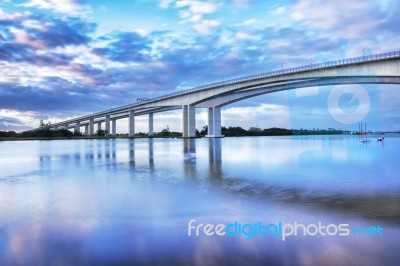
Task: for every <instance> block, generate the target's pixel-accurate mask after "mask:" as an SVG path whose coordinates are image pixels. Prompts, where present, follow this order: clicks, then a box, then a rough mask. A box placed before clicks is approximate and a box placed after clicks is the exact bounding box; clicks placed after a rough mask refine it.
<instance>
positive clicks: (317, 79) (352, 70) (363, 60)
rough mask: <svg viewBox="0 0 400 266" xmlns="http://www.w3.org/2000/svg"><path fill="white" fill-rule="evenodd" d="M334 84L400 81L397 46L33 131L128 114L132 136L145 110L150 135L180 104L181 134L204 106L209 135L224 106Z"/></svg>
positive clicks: (217, 130)
mask: <svg viewBox="0 0 400 266" xmlns="http://www.w3.org/2000/svg"><path fill="white" fill-rule="evenodd" d="M338 84H400V51H395V52H388V53H382V54H375V55H368V56H362V57H355V58H349V59H342V60H336V61H331V62H326V63H318V64H310V65H305V66H300V67H295V68H288V69H282V70H278V71H272V72H267V73H261V74H257V75H252V76H246V77H242V78H238V79H232V80H227V81H222V82H217V83H212V84H208V85H204V86H200V87H195V88H193V89H189V90H184V91H180V92H176V93H172V94H167V95H164V96H160V97H157V98H153V99H150V100H147V101H141V102H138V103H133V104H128V105H124V106H120V107H117V108H112V109H109V110H104V111H101V112H97V113H93V114H89V115H85V116H81V117H77V118H73V119H70V120H66V121H62V122H59V123H54V124H52V125H51V126H45V127H39V128H35V129H32V130H38V129H42V128H60V127H63V128H66V129H71V128H72V129H74V130H75V131H77V132H81V127H82V126H83V127H84V128H85V134H86V135H90V136H91V135H94V134H95V131H94V125H95V124H97V129H101V128H102V123H105V130H107V132H111V135H113V136H114V135H116V121H117V120H119V119H122V118H128V121H129V137H134V135H135V116H139V115H148V116H149V129H148V134H149V136H152V135H153V114H154V113H158V112H165V111H170V110H175V109H182V125H183V137H189V138H190V137H195V136H196V112H195V110H196V109H195V108H207V110H208V135H207V137H222V135H221V107H222V106H225V105H228V104H231V103H234V102H237V101H241V100H244V99H247V98H251V97H255V96H258V95H262V94H267V93H273V92H277V91H283V90H290V89H296V88H303V87H313V86H324V85H338ZM110 126H111V131H110Z"/></svg>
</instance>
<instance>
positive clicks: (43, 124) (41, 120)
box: [39, 119, 46, 127]
mask: <svg viewBox="0 0 400 266" xmlns="http://www.w3.org/2000/svg"><path fill="white" fill-rule="evenodd" d="M45 125H46V124H45V123H44V121H43V119H40V123H39V126H41V127H44V126H45Z"/></svg>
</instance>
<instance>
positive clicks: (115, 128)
mask: <svg viewBox="0 0 400 266" xmlns="http://www.w3.org/2000/svg"><path fill="white" fill-rule="evenodd" d="M111 127H112V131H111V135H112V136H113V137H115V136H116V135H117V120H116V119H112V120H111Z"/></svg>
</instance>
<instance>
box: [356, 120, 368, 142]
mask: <svg viewBox="0 0 400 266" xmlns="http://www.w3.org/2000/svg"><path fill="white" fill-rule="evenodd" d="M358 133H359V138H360V142H361V143H366V142H369V140H368V132H367V123H365V130H364V132H363V125H362V123H360V124H358Z"/></svg>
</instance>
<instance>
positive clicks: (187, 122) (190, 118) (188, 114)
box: [182, 104, 196, 138]
mask: <svg viewBox="0 0 400 266" xmlns="http://www.w3.org/2000/svg"><path fill="white" fill-rule="evenodd" d="M182 111H183V112H182V115H183V116H182V127H183V129H182V131H183V132H182V137H184V138H195V137H196V106H195V105H194V104H189V105H183V106H182Z"/></svg>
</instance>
